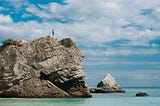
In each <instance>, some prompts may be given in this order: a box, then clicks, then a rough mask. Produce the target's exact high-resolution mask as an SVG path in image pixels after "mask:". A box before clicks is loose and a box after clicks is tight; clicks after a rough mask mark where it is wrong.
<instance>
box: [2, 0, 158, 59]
mask: <svg viewBox="0 0 160 106" xmlns="http://www.w3.org/2000/svg"><path fill="white" fill-rule="evenodd" d="M17 2H18V1H17ZM65 2H66V3H67V4H66V5H61V4H58V3H55V2H52V3H49V4H45V5H42V4H38V5H34V4H29V3H28V2H26V4H25V5H26V6H27V8H26V11H27V12H29V13H30V15H31V14H32V15H36V16H38V17H40V18H42V20H43V21H42V22H37V21H34V20H33V21H28V22H17V23H15V22H13V20H12V18H11V17H10V16H8V15H6V16H4V15H0V34H1V35H4V36H5V38H7V37H13V36H15V37H16V38H18V37H20V38H24V39H27V40H28V39H34V38H36V37H39V36H43V35H48V34H50V30H51V29H52V28H55V30H56V36H57V37H58V38H59V39H61V38H63V37H71V38H72V39H73V40H74V41H75V42H77V44H79V45H83V46H88V47H91V46H95V45H103V43H106V42H112V41H115V40H121V39H126V40H129V42H128V43H127V44H121V46H122V47H125V46H127V47H129V46H152V47H153V48H154V49H152V48H151V49H136V50H135V49H132V48H119V49H118V48H109V49H106V50H101V51H99V50H95V49H91V50H84V53H85V54H86V55H88V54H89V55H94V56H97V55H104V56H114V55H152V54H158V53H159V50H157V49H156V47H158V45H157V44H149V41H151V40H154V39H157V38H159V37H160V30H159V28H160V24H158V23H159V21H157V19H158V18H159V12H160V11H159V5H160V3H159V1H158V0H154V1H150V0H135V1H130V0H125V1H124V0H101V1H99V0H76V1H75V0H65ZM144 2H145V4H144ZM12 3H13V4H14V5H15V4H16V2H12ZM19 7H22V3H21V2H20V3H19V6H18V7H17V8H19ZM146 8H149V9H153V10H155V11H154V17H151V16H144V15H142V14H141V10H142V9H146ZM30 15H27V14H25V13H24V15H23V16H22V18H25V17H28V16H30ZM53 18H59V19H60V20H63V21H68V23H60V22H56V21H47V20H52V19H53ZM132 23H134V24H136V25H137V26H132V25H131V26H129V27H126V28H123V26H127V25H130V24H132ZM137 27H140V29H138V28H137ZM150 27H151V28H153V30H150V29H149V28H150ZM104 46H106V45H104Z"/></svg>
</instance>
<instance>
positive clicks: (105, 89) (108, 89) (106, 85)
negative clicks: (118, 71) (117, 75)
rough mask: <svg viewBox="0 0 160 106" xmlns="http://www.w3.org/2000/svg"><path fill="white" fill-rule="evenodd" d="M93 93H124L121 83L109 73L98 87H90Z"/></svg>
mask: <svg viewBox="0 0 160 106" xmlns="http://www.w3.org/2000/svg"><path fill="white" fill-rule="evenodd" d="M90 92H91V93H114V92H119V93H124V92H125V90H123V89H122V88H121V87H120V85H119V84H118V83H117V82H116V81H115V79H114V78H113V77H112V76H111V75H110V74H109V73H108V74H106V75H105V77H104V79H102V80H101V81H100V82H99V83H98V84H97V87H91V88H90Z"/></svg>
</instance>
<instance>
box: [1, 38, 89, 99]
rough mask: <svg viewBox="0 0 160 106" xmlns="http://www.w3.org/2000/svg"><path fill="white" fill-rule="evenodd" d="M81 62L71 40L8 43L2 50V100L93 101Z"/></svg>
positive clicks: (80, 56)
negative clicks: (71, 98) (72, 98)
mask: <svg viewBox="0 0 160 106" xmlns="http://www.w3.org/2000/svg"><path fill="white" fill-rule="evenodd" d="M82 59H83V55H82V53H81V51H80V50H79V49H78V48H77V47H76V45H75V44H74V43H73V41H72V40H71V39H70V38H67V39H63V40H61V41H59V42H58V41H57V40H56V39H54V38H52V37H50V36H46V37H42V38H39V39H36V40H33V41H31V42H28V43H27V42H25V41H23V40H12V39H9V40H6V41H4V42H3V45H2V46H1V47H0V97H27V98H30V97H36V98H37V97H38V98H39V97H91V95H90V92H89V90H88V88H87V86H86V83H85V73H84V71H83V68H82V65H81V60H82Z"/></svg>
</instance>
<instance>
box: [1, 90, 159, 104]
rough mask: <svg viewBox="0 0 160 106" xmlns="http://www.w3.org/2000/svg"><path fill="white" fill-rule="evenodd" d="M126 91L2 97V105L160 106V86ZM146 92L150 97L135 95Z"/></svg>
mask: <svg viewBox="0 0 160 106" xmlns="http://www.w3.org/2000/svg"><path fill="white" fill-rule="evenodd" d="M125 90H126V93H105V94H92V96H93V97H92V98H37V99H35V98H34V99H33V98H27V99H26V98H0V106H160V88H126V89H125ZM137 92H146V93H148V94H149V95H150V96H148V97H135V94H136V93H137Z"/></svg>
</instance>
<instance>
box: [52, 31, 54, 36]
mask: <svg viewBox="0 0 160 106" xmlns="http://www.w3.org/2000/svg"><path fill="white" fill-rule="evenodd" d="M53 36H54V29H52V37H53Z"/></svg>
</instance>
